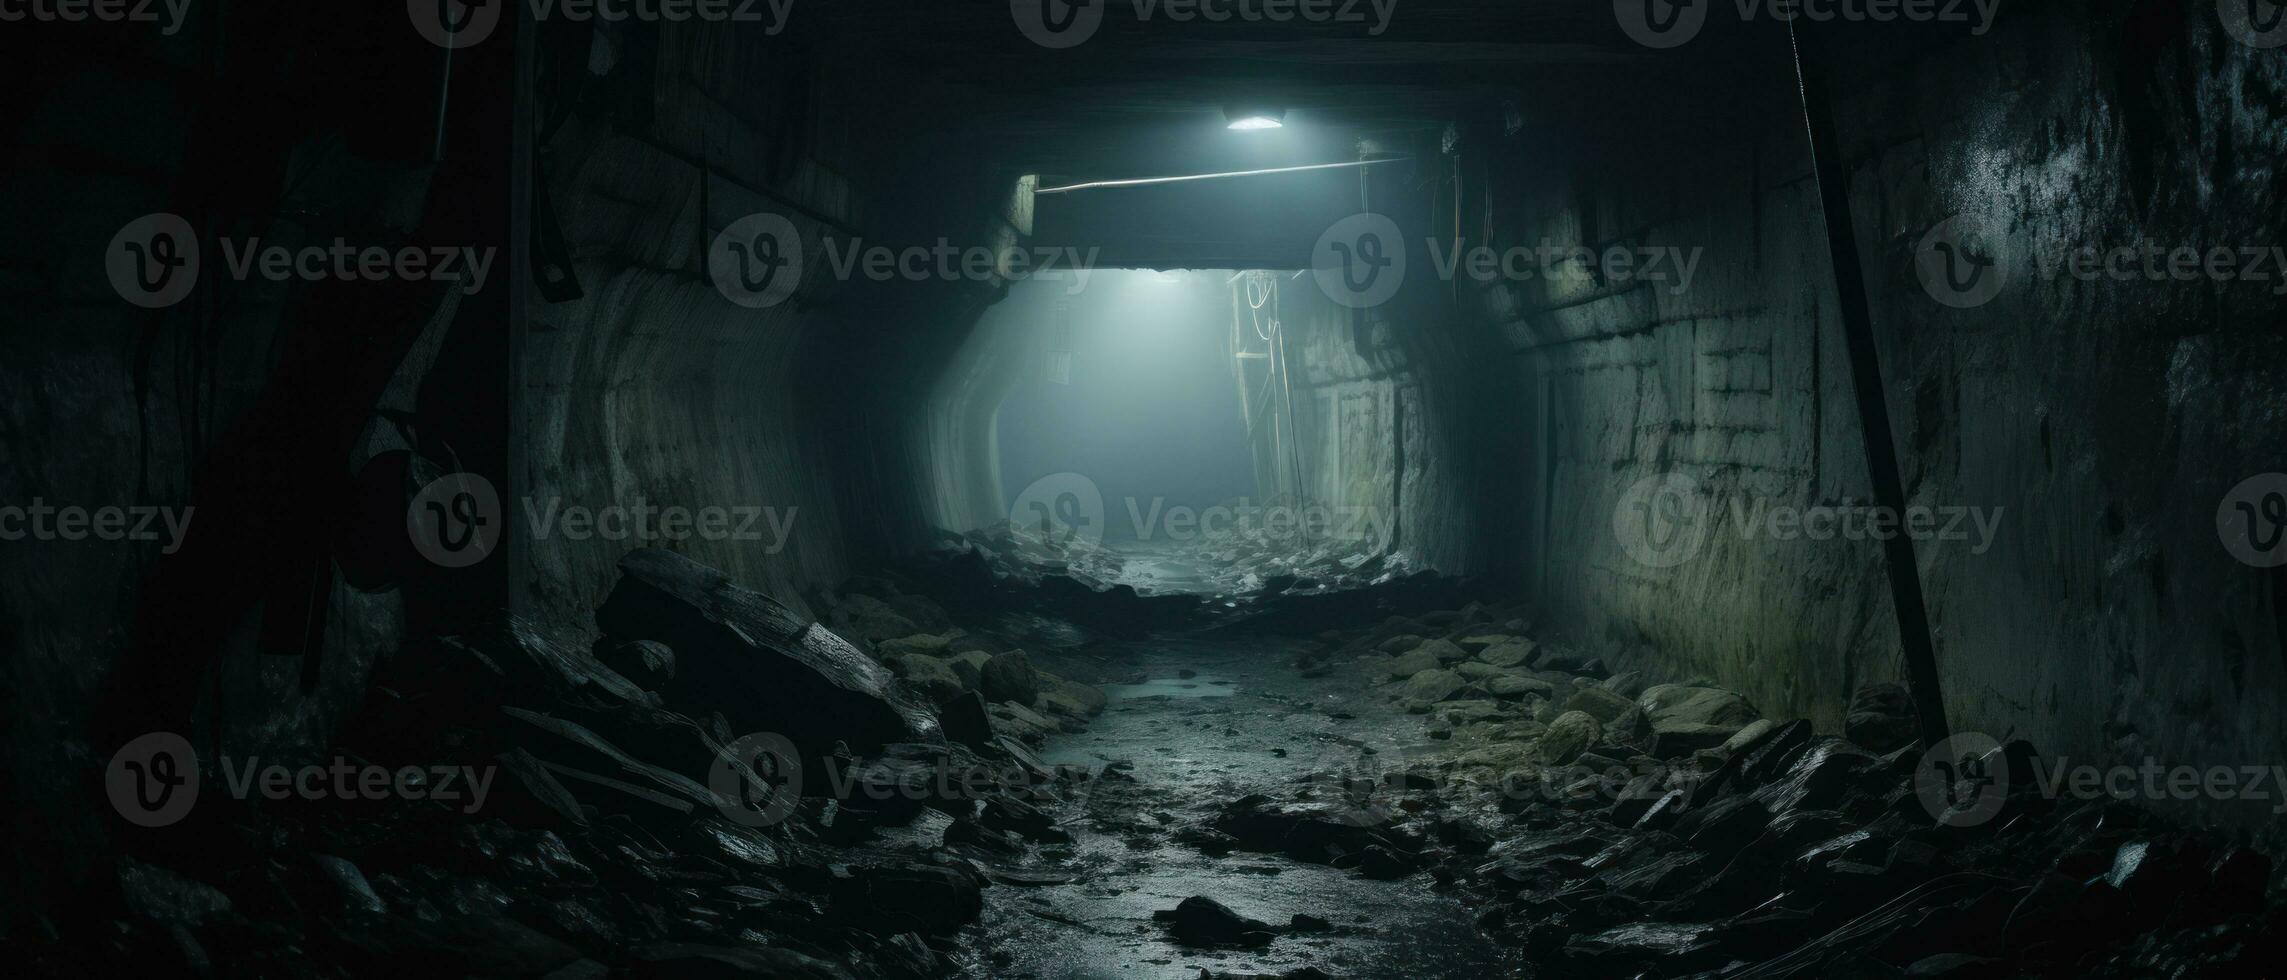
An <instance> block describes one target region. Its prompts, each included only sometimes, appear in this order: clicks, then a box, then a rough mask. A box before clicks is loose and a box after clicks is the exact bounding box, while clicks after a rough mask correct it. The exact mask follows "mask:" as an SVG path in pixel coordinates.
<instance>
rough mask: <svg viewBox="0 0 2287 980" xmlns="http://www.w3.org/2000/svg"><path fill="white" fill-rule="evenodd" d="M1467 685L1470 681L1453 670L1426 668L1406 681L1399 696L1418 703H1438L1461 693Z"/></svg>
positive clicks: (1399, 691)
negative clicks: (1463, 678)
mask: <svg viewBox="0 0 2287 980" xmlns="http://www.w3.org/2000/svg"><path fill="white" fill-rule="evenodd" d="M1467 686H1469V682H1467V681H1465V680H1462V679H1461V675H1460V674H1458V673H1455V672H1453V671H1450V670H1442V669H1440V670H1425V671H1422V672H1421V673H1418V674H1415V675H1413V678H1412V679H1411V680H1408V681H1406V683H1405V686H1404V687H1402V688H1400V689H1399V690H1398V696H1399V697H1401V698H1403V699H1405V700H1408V701H1412V702H1415V703H1417V704H1436V703H1437V702H1439V701H1443V700H1445V699H1447V698H1450V697H1452V696H1454V695H1455V694H1457V693H1460V691H1461V689H1462V688H1464V687H1467Z"/></svg>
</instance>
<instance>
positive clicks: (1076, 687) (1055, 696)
mask: <svg viewBox="0 0 2287 980" xmlns="http://www.w3.org/2000/svg"><path fill="white" fill-rule="evenodd" d="M1033 673H1034V675H1035V676H1037V677H1038V678H1039V679H1040V691H1041V694H1040V701H1039V703H1040V704H1043V705H1046V706H1047V707H1048V709H1049V710H1050V711H1053V712H1056V713H1057V714H1061V715H1063V716H1065V717H1067V718H1093V717H1095V716H1097V715H1099V714H1102V713H1103V711H1104V706H1105V705H1107V704H1109V703H1110V700H1109V699H1108V698H1106V697H1105V696H1104V692H1102V691H1099V690H1097V689H1096V688H1094V687H1091V686H1089V685H1086V684H1082V683H1080V682H1078V681H1073V680H1067V679H1065V678H1062V677H1058V676H1056V675H1055V674H1051V673H1049V672H1047V671H1045V670H1037V669H1036V670H1035V671H1034V672H1033Z"/></svg>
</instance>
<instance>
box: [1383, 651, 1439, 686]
mask: <svg viewBox="0 0 2287 980" xmlns="http://www.w3.org/2000/svg"><path fill="white" fill-rule="evenodd" d="M1438 666H1439V665H1438V661H1437V654H1436V653H1435V652H1432V651H1429V650H1414V651H1412V652H1409V653H1405V654H1402V655H1400V656H1399V657H1398V658H1397V659H1395V660H1392V661H1390V677H1391V678H1392V679H1394V680H1401V681H1402V680H1405V679H1406V678H1408V677H1412V676H1413V675H1415V674H1418V673H1421V672H1422V671H1425V670H1436V669H1437V668H1438Z"/></svg>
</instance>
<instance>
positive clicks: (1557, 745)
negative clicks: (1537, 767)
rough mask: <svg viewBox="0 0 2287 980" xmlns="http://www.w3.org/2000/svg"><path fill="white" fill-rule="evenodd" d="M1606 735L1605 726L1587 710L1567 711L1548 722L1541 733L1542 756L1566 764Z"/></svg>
mask: <svg viewBox="0 0 2287 980" xmlns="http://www.w3.org/2000/svg"><path fill="white" fill-rule="evenodd" d="M1603 737H1604V726H1603V725H1602V724H1600V723H1598V722H1597V720H1596V717H1595V716H1594V715H1591V714H1589V713H1587V712H1585V711H1567V712H1564V713H1562V714H1559V715H1557V716H1556V718H1554V719H1553V720H1551V721H1550V722H1549V723H1548V730H1547V731H1545V732H1542V733H1541V740H1540V753H1539V754H1540V757H1541V758H1542V759H1543V760H1546V761H1547V762H1549V763H1551V764H1553V765H1564V764H1565V763H1568V762H1571V761H1572V760H1574V759H1576V758H1578V757H1579V756H1580V753H1581V752H1583V751H1585V750H1586V749H1587V748H1588V747H1589V746H1591V745H1594V744H1596V742H1597V740H1598V739H1601V738H1603Z"/></svg>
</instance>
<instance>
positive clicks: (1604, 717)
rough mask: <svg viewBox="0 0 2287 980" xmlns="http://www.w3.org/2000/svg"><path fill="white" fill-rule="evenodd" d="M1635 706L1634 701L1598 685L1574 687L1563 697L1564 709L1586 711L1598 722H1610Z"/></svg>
mask: <svg viewBox="0 0 2287 980" xmlns="http://www.w3.org/2000/svg"><path fill="white" fill-rule="evenodd" d="M1635 706H1636V703H1635V702H1634V701H1630V700H1628V699H1627V698H1624V697H1621V696H1620V695H1617V694H1614V693H1612V692H1611V691H1608V690H1605V689H1604V688H1602V687H1600V686H1597V687H1582V688H1576V689H1575V690H1574V691H1573V692H1572V696H1571V697H1570V698H1567V699H1565V702H1564V709H1565V710H1566V711H1583V712H1587V713H1588V714H1589V715H1592V716H1594V717H1595V718H1596V720H1597V721H1598V722H1599V723H1607V722H1611V721H1612V720H1614V719H1616V718H1619V717H1620V716H1621V715H1622V714H1625V713H1627V711H1628V709H1629V708H1633V707H1635Z"/></svg>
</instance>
